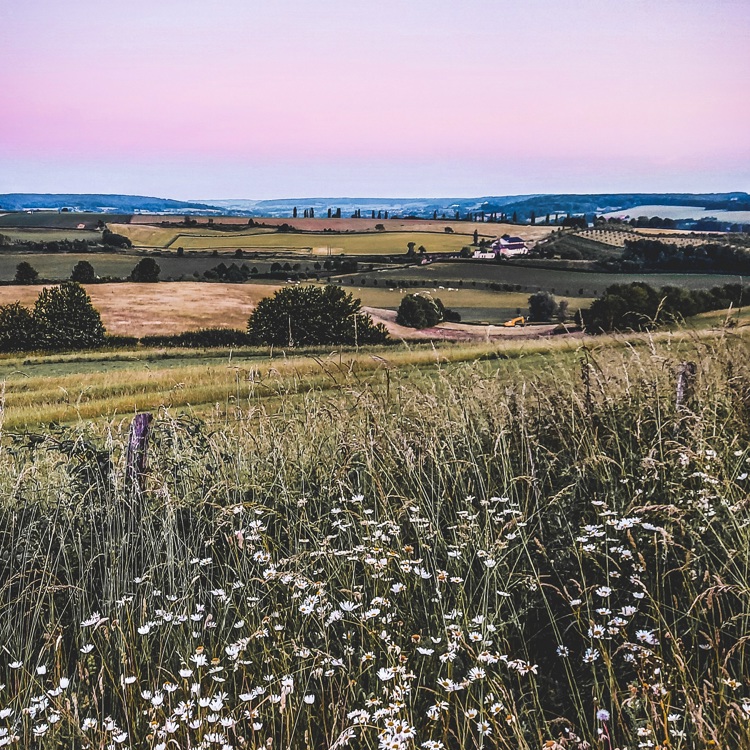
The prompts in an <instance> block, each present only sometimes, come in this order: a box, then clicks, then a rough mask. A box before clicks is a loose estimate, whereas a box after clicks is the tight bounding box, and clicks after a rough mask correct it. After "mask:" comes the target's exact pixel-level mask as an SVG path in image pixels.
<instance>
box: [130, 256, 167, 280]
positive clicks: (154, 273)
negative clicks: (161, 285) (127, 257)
mask: <svg viewBox="0 0 750 750" xmlns="http://www.w3.org/2000/svg"><path fill="white" fill-rule="evenodd" d="M160 272H161V268H159V264H158V263H157V262H156V261H155V260H154V259H153V258H143V260H141V261H140V262H139V263H138V265H136V267H135V268H134V269H133V270H132V272H131V274H130V280H131V281H140V282H148V283H155V282H157V281H159V273H160Z"/></svg>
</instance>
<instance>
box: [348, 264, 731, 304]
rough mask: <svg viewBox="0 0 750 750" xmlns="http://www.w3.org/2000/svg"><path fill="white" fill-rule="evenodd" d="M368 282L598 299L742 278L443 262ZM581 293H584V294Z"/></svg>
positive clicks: (386, 273) (385, 273) (381, 273)
mask: <svg viewBox="0 0 750 750" xmlns="http://www.w3.org/2000/svg"><path fill="white" fill-rule="evenodd" d="M360 277H362V278H366V279H367V282H368V284H369V283H372V281H373V280H375V279H377V281H378V284H388V283H389V282H393V283H396V282H398V281H400V280H409V281H416V282H419V283H420V284H422V285H423V286H425V287H435V286H437V285H441V284H442V285H443V286H447V285H451V286H458V283H459V281H463V285H464V286H466V285H467V284H469V285H472V286H473V285H474V284H476V285H477V286H480V287H481V285H483V284H484V285H486V284H489V283H497V284H514V285H515V284H518V285H520V286H521V288H522V291H525V292H533V291H538V290H545V291H549V292H552V293H553V294H559V295H563V296H571V297H575V296H578V295H579V294H580V296H581V297H596V296H599V295H600V294H602V292H603V291H604V290H605V289H606V288H607V287H608V286H610V285H612V284H629V283H631V282H634V281H643V282H646V283H647V284H651V286H655V287H660V286H667V285H673V286H680V287H684V288H686V289H710V288H711V287H713V286H720V285H722V284H736V283H738V282H739V280H740V277H739V276H732V275H729V274H689V273H640V274H631V273H618V274H610V273H601V272H587V271H568V270H563V269H551V268H535V267H532V266H528V265H524V264H522V263H516V262H513V261H511V262H508V263H492V262H481V261H475V262H471V261H466V262H463V261H460V262H457V261H443V262H436V263H431V264H430V265H427V266H411V267H409V268H402V269H383V270H381V271H378V272H377V273H373V274H355V275H354V276H353V278H354V279H358V278H360ZM579 290H583V291H582V292H581V291H579Z"/></svg>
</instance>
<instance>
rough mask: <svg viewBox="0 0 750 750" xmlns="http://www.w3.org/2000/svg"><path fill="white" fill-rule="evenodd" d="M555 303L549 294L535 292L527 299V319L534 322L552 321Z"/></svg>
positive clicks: (555, 307) (555, 308)
mask: <svg viewBox="0 0 750 750" xmlns="http://www.w3.org/2000/svg"><path fill="white" fill-rule="evenodd" d="M556 312H557V302H556V301H555V298H554V297H553V296H552V295H551V294H550V293H549V292H537V293H536V294H532V295H531V296H530V297H529V318H531V320H533V321H535V322H540V321H545V320H552V318H553V316H554V315H555V313H556Z"/></svg>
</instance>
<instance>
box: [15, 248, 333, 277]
mask: <svg viewBox="0 0 750 750" xmlns="http://www.w3.org/2000/svg"><path fill="white" fill-rule="evenodd" d="M143 257H144V255H143V254H141V253H136V252H128V253H99V252H97V253H83V254H81V253H14V252H0V281H12V280H13V278H14V277H15V273H16V266H17V265H18V264H19V263H21V262H22V261H26V262H27V263H31V265H32V266H33V267H34V268H36V270H37V271H38V272H39V276H40V277H41V278H43V279H67V278H69V277H70V272H71V271H72V269H73V266H75V264H76V263H78V262H79V261H81V260H85V261H87V262H88V263H91V265H92V266H93V267H94V271H95V272H96V273H97V274H98V275H99V276H111V277H114V278H125V277H127V276H128V275H129V274H130V272H131V271H132V270H133V267H134V266H135V265H136V264H137V263H138V261H140V260H141V258H143ZM152 257H154V259H155V260H156V262H157V263H158V264H159V268H160V269H161V272H160V276H159V278H160V279H161V280H162V281H169V280H181V279H183V280H191V279H193V275H194V274H195V273H198V274H203V273H204V272H205V271H208V270H210V269H211V268H214V267H215V266H217V265H218V264H219V263H224V264H225V265H227V266H228V265H230V264H231V263H237V264H238V265H241V264H242V263H246V264H247V265H248V266H249V267H250V268H253V267H255V268H257V269H258V271H259V272H260V273H268V271H269V270H270V268H271V265H272V264H273V263H274V262H280V263H282V264H283V263H285V262H287V261H288V262H289V263H290V264H291V265H296V264H299V266H300V267H299V269H297V270H299V271H305V272H307V273H310V274H314V273H315V268H314V263H315V261H316V259H313V258H307V259H305V258H300V257H298V256H293V255H288V254H283V253H279V254H278V255H274V256H272V257H268V258H263V259H258V258H235V257H234V253H233V252H231V251H226V252H222V253H221V254H220V255H219V257H213V256H212V255H210V254H205V255H204V254H200V255H199V254H197V253H196V254H185V255H184V256H183V257H182V258H178V257H177V255H176V254H175V253H174V252H171V253H168V254H164V255H154V256H152ZM321 262H322V260H321Z"/></svg>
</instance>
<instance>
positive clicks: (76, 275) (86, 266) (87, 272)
mask: <svg viewBox="0 0 750 750" xmlns="http://www.w3.org/2000/svg"><path fill="white" fill-rule="evenodd" d="M70 279H71V281H77V282H78V283H79V284H93V283H94V282H95V281H96V273H94V267H93V266H92V265H91V263H89V262H88V261H87V260H79V261H78V263H76V264H75V266H74V267H73V271H72V272H71V274H70Z"/></svg>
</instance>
